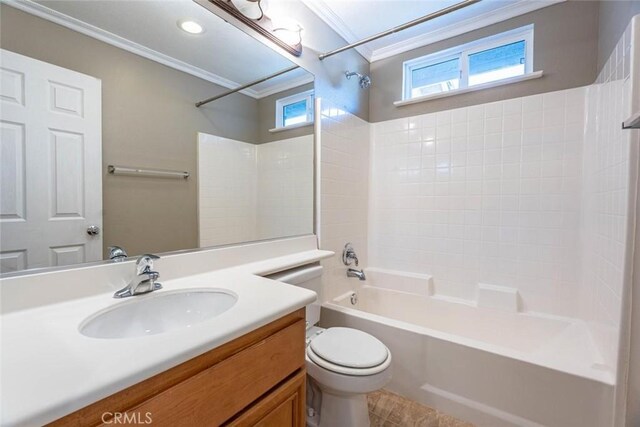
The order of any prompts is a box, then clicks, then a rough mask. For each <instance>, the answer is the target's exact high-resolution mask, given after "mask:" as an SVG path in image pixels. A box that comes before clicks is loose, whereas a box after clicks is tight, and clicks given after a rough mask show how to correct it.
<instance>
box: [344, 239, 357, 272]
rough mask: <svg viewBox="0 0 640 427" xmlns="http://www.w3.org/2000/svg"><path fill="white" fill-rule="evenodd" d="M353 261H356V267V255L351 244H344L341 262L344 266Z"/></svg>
mask: <svg viewBox="0 0 640 427" xmlns="http://www.w3.org/2000/svg"><path fill="white" fill-rule="evenodd" d="M353 261H355V262H356V267H357V266H358V256H357V255H356V251H355V249H353V246H351V243H347V244H346V245H344V250H343V251H342V263H343V264H344V265H346V266H350V265H351V263H352V262H353Z"/></svg>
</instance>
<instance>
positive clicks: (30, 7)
mask: <svg viewBox="0 0 640 427" xmlns="http://www.w3.org/2000/svg"><path fill="white" fill-rule="evenodd" d="M1 1H2V3H4V4H6V5H7V6H11V7H14V8H16V9H19V10H21V11H23V12H26V13H29V14H31V15H34V16H37V17H39V18H42V19H46V20H47V21H51V22H53V23H55V24H58V25H62V26H63V27H66V28H69V29H70V30H73V31H76V32H78V33H81V34H84V35H86V36H89V37H91V38H94V39H96V40H100V41H102V42H104V43H107V44H110V45H112V46H115V47H117V48H119V49H123V50H126V51H128V52H131V53H133V54H135V55H138V56H142V57H143V58H147V59H149V60H151V61H155V62H158V63H160V64H162V65H166V66H167V67H171V68H173V69H175V70H178V71H182V72H184V73H187V74H190V75H192V76H195V77H198V78H201V79H203V80H206V81H208V82H211V83H214V84H216V85H219V86H222V87H225V88H227V89H235V88H236V87H238V86H240V84H239V83H237V82H234V81H232V80H229V79H226V78H224V77H221V76H219V75H217V74H215V73H212V72H210V71H206V70H203V69H202V68H199V67H196V66H194V65H191V64H188V63H186V62H184V61H180V60H179V59H176V58H174V57H172V56H169V55H165V54H164V53H160V52H158V51H156V50H153V49H150V48H148V47H146V46H143V45H141V44H138V43H135V42H132V41H131V40H128V39H125V38H124V37H120V36H119V35H117V34H113V33H111V32H109V31H106V30H103V29H101V28H98V27H96V26H94V25H91V24H88V23H86V22H83V21H81V20H79V19H76V18H73V17H71V16H68V15H65V14H64V13H60V12H58V11H56V10H53V9H50V8H48V7H46V6H43V5H41V4H39V3H36V2H33V1H31V0H1ZM301 77H305V78H306V79H308V80H309V79H310V81H313V76H311V75H310V76H301ZM300 81H301V79H293V80H291V81H290V82H286V83H281V84H278V85H274V86H273V87H268V88H266V89H264V90H262V91H256V90H254V89H245V90H242V91H240V93H242V94H244V95H247V96H250V97H252V98H255V99H260V98H262V97H264V96H269V95H271V94H273V93H277V92H280V91H283V90H286V89H290V88H293V87H297V86H300V85H302V84H305V83H308V81H304V82H302V83H300Z"/></svg>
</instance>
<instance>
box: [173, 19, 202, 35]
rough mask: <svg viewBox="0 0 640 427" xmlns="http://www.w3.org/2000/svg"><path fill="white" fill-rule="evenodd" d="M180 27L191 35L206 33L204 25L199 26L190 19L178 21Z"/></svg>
mask: <svg viewBox="0 0 640 427" xmlns="http://www.w3.org/2000/svg"><path fill="white" fill-rule="evenodd" d="M178 27H179V28H180V29H181V30H182V31H184V32H186V33H189V34H202V33H204V28H203V27H202V25H200V24H198V23H197V22H196V21H192V20H190V19H181V20H179V21H178Z"/></svg>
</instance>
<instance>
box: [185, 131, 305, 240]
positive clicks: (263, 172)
mask: <svg viewBox="0 0 640 427" xmlns="http://www.w3.org/2000/svg"><path fill="white" fill-rule="evenodd" d="M312 163H313V136H312V135H306V136H301V137H295V138H289V139H285V140H281V141H275V142H270V143H265V144H259V145H256V144H248V143H246V142H242V141H237V140H232V139H228V138H223V137H218V136H215V135H208V134H200V135H199V143H198V182H199V185H198V205H199V210H198V213H199V245H200V247H207V246H217V245H223V244H230V243H237V242H243V241H251V240H260V239H269V238H274V237H281V236H296V235H301V234H310V233H312V232H313V168H311V167H310V165H311V164H312Z"/></svg>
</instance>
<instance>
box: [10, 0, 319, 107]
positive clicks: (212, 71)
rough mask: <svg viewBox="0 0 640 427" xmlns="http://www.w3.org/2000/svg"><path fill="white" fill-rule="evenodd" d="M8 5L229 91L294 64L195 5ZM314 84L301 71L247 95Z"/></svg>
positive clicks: (169, 0)
mask: <svg viewBox="0 0 640 427" xmlns="http://www.w3.org/2000/svg"><path fill="white" fill-rule="evenodd" d="M6 4H8V5H9V6H13V7H18V8H19V9H22V10H24V11H26V12H29V13H32V14H34V15H37V16H40V17H42V18H45V19H48V20H51V21H53V22H56V23H58V24H61V25H64V26H67V27H69V28H71V29H73V30H76V31H79V32H82V33H84V34H86V35H89V36H91V37H95V38H98V39H100V40H102V41H105V42H107V43H110V44H113V45H115V46H117V47H120V48H123V49H126V50H129V51H131V52H133V53H136V54H139V55H142V56H145V57H147V58H149V59H152V60H155V61H158V62H160V63H163V64H165V65H168V66H170V67H173V68H177V69H179V70H181V71H185V72H188V73H190V74H193V75H196V76H198V77H201V78H204V79H206V80H209V81H211V82H213V83H216V84H219V85H222V86H224V87H227V88H235V87H237V86H240V85H242V84H245V83H248V82H251V81H254V80H258V79H260V78H263V77H265V76H267V75H269V74H273V73H275V72H277V71H280V70H282V69H284V68H287V67H291V66H292V65H294V64H293V62H291V61H289V60H288V59H286V58H285V57H284V56H282V55H280V54H278V53H277V52H275V51H274V50H272V49H271V48H269V47H268V46H265V45H264V44H262V43H260V42H259V41H257V40H255V39H253V38H252V37H251V36H249V35H247V34H245V33H244V32H242V31H241V30H239V29H237V28H236V27H234V26H233V25H231V24H228V23H227V22H225V21H224V20H222V19H221V18H219V17H218V16H216V15H215V14H213V13H211V12H209V11H208V10H206V9H204V8H203V7H202V6H200V5H198V4H196V3H194V2H193V1H192V0H136V1H113V0H83V1H77V0H58V1H47V0H36V1H32V0H20V1H16V0H8V1H6ZM180 19H191V20H195V21H196V22H198V23H200V24H201V25H202V26H203V27H204V28H205V32H204V33H203V34H199V35H193V34H188V33H186V32H184V31H182V30H181V29H180V28H178V25H177V21H178V20H180ZM312 80H313V76H312V75H311V74H309V73H307V72H306V71H304V70H303V69H298V70H294V71H291V72H289V73H287V74H285V75H282V76H280V77H276V78H274V79H271V80H269V81H267V82H264V83H261V84H259V85H255V86H253V87H252V88H250V89H249V90H246V91H243V93H245V94H247V95H250V96H253V97H255V98H261V97H264V96H267V95H270V94H272V93H277V92H279V91H281V90H284V89H287V88H290V87H295V86H299V85H301V84H304V83H308V82H309V81H312ZM203 95H206V94H203Z"/></svg>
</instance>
